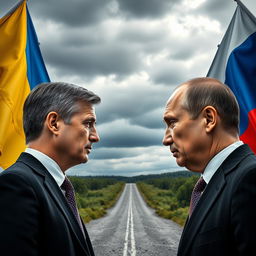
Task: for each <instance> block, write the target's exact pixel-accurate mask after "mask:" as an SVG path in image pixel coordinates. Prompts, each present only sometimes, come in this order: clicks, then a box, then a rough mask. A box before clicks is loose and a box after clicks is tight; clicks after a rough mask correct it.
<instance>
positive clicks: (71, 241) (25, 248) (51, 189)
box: [0, 153, 94, 256]
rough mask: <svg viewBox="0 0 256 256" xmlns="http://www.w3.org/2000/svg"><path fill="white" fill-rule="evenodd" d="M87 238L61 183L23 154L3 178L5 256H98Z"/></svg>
mask: <svg viewBox="0 0 256 256" xmlns="http://www.w3.org/2000/svg"><path fill="white" fill-rule="evenodd" d="M84 229H85V227H84ZM85 235H86V239H85V237H84V235H83V233H82V231H81V229H80V227H79V224H78V223H77V221H76V219H75V217H74V215H73V213H72V211H71V209H70V207H69V205H68V203H67V201H66V199H65V196H64V195H63V193H62V191H61V190H60V188H59V187H58V185H57V183H56V182H55V180H54V179H53V178H52V176H51V175H50V173H49V172H48V171H47V170H46V168H45V167H44V166H43V165H42V164H41V163H40V162H39V161H38V160H37V159H36V158H34V157H33V156H32V155H30V154H27V153H22V154H21V156H20V157H19V159H18V160H17V162H16V163H15V164H14V165H12V166H11V167H10V168H8V169H7V170H5V171H3V172H2V173H1V174H0V255H1V256H32V255H42V256H51V255H52V256H78V255H79V256H80V255H81V256H82V255H83V256H85V255H86V256H94V253H93V249H92V245H91V242H90V239H89V236H88V234H87V232H86V230H85Z"/></svg>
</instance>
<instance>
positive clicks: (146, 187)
mask: <svg viewBox="0 0 256 256" xmlns="http://www.w3.org/2000/svg"><path fill="white" fill-rule="evenodd" d="M196 180H197V177H191V178H187V179H184V180H182V183H181V184H179V186H178V187H175V189H174V188H169V189H161V188H158V187H156V186H154V185H152V184H147V183H144V182H139V183H137V187H138V189H139V191H140V193H141V195H142V197H143V198H144V200H145V201H146V203H147V204H148V205H149V206H150V207H152V208H154V209H155V210H156V213H157V214H158V215H159V216H161V217H163V218H166V219H170V220H173V221H175V222H176V223H178V224H179V225H181V226H183V225H184V224H185V221H186V219H187V216H188V208H189V201H190V195H191V191H192V188H193V186H194V183H195V181H196ZM180 181H181V179H177V180H173V181H172V182H174V183H177V184H178V183H180ZM153 183H154V182H153ZM155 183H156V182H155ZM156 184H157V183H156Z"/></svg>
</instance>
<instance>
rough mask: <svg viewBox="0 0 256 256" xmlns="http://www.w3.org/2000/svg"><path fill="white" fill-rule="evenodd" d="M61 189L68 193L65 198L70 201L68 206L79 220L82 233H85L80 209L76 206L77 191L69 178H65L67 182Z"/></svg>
mask: <svg viewBox="0 0 256 256" xmlns="http://www.w3.org/2000/svg"><path fill="white" fill-rule="evenodd" d="M61 188H62V189H63V190H65V192H66V193H65V197H66V199H67V201H68V204H69V206H70V208H71V210H72V212H73V214H74V215H75V217H76V220H77V222H78V224H79V226H80V228H81V230H82V232H83V233H84V229H83V225H82V222H81V219H80V216H79V212H78V209H77V206H76V199H75V191H74V188H73V185H72V183H71V182H70V180H69V179H68V178H67V177H65V180H64V182H63V183H62V185H61Z"/></svg>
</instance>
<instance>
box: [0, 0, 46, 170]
mask: <svg viewBox="0 0 256 256" xmlns="http://www.w3.org/2000/svg"><path fill="white" fill-rule="evenodd" d="M33 33H34V35H33ZM0 37H1V40H0V52H1V56H0V124H1V125H0V166H1V167H2V168H4V169H5V168H7V167H9V166H10V165H11V164H12V163H14V162H15V160H16V159H17V158H18V156H19V154H20V153H21V152H22V151H23V150H24V149H25V136H24V132H23V124H22V110H23V104H24V101H25V99H26V97H27V95H28V94H29V92H30V90H31V89H32V88H33V87H34V86H36V84H38V83H41V82H47V81H49V80H50V79H49V76H48V73H47V71H46V68H45V65H44V62H43V59H42V56H41V52H40V49H39V46H38V41H37V38H36V34H35V31H34V27H33V24H32V21H31V19H30V16H29V13H28V10H27V8H26V1H20V3H19V4H17V5H16V8H15V9H13V10H12V11H11V12H9V13H8V14H7V15H5V16H4V17H3V18H1V19H0Z"/></svg>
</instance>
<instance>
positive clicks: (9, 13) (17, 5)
mask: <svg viewBox="0 0 256 256" xmlns="http://www.w3.org/2000/svg"><path fill="white" fill-rule="evenodd" d="M24 1H26V2H27V0H20V1H19V2H18V3H16V4H15V5H14V6H13V7H12V8H11V9H10V10H9V11H8V12H7V13H6V14H5V15H4V16H3V17H0V18H1V19H2V18H4V17H6V16H9V15H11V14H12V13H13V12H14V11H15V10H16V9H17V8H18V7H19V6H20V5H21V4H22V3H23V2H24Z"/></svg>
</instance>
